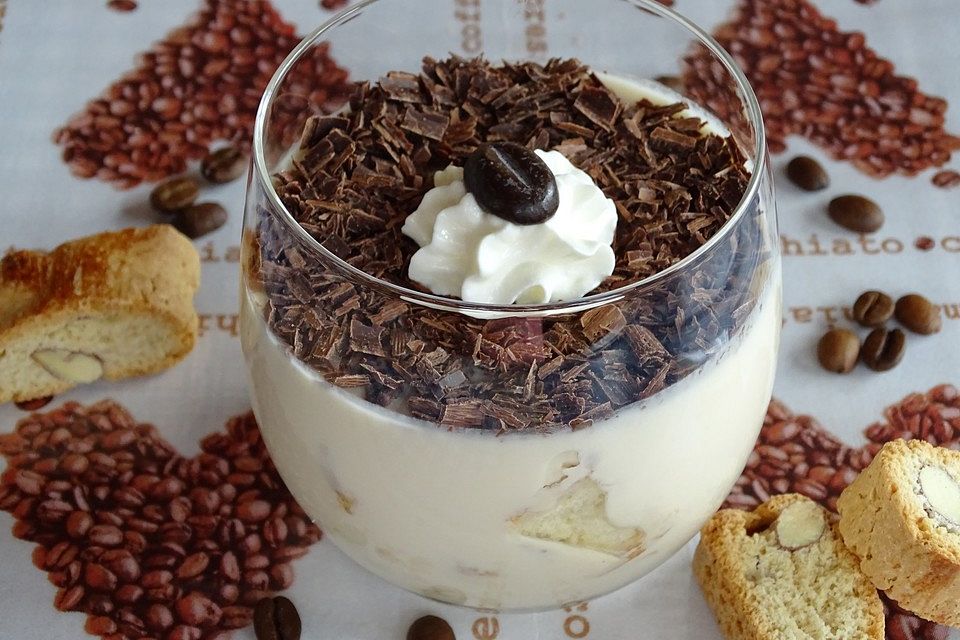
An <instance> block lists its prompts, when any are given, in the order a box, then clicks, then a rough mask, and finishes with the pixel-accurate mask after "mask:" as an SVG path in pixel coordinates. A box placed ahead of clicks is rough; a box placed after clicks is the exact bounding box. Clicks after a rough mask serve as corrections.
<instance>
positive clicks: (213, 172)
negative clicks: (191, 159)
mask: <svg viewBox="0 0 960 640" xmlns="http://www.w3.org/2000/svg"><path fill="white" fill-rule="evenodd" d="M246 171H247V157H246V156H245V155H243V153H242V152H241V151H240V150H239V149H237V148H236V147H224V148H222V149H217V150H216V151H214V152H213V153H210V154H208V155H207V156H205V157H204V158H203V160H202V161H201V163H200V173H201V175H203V177H204V178H206V179H207V180H209V181H210V182H212V183H214V184H223V183H225V182H232V181H234V180H236V179H237V178H239V177H240V176H242V175H243V174H244V173H246Z"/></svg>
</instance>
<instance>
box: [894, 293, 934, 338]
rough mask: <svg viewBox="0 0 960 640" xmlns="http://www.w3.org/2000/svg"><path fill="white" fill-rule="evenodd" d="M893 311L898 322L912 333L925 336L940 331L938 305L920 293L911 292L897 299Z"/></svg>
mask: <svg viewBox="0 0 960 640" xmlns="http://www.w3.org/2000/svg"><path fill="white" fill-rule="evenodd" d="M894 313H895V314H896V316H897V320H899V321H900V324H902V325H903V326H905V327H906V328H907V329H910V331H913V332H914V333H919V334H921V335H925V336H927V335H930V334H931V333H937V332H938V331H940V326H941V320H940V307H938V306H937V305H935V304H933V303H932V302H930V301H929V300H927V299H926V298H924V297H923V296H921V295H920V294H917V293H911V294H909V295H905V296H903V297H902V298H900V299H899V300H897V306H896V310H895V312H894Z"/></svg>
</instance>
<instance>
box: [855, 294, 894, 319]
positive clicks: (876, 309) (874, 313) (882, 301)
mask: <svg viewBox="0 0 960 640" xmlns="http://www.w3.org/2000/svg"><path fill="white" fill-rule="evenodd" d="M892 315H893V299H892V298H891V297H890V296H888V295H887V294H885V293H883V292H881V291H864V292H863V293H861V294H860V297H858V298H857V301H856V302H854V303H853V319H854V320H856V321H857V322H858V323H860V325H861V326H864V327H879V326H880V325H882V324H883V323H884V322H886V321H887V320H889V319H890V316H892Z"/></svg>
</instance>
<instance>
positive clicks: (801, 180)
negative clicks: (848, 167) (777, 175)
mask: <svg viewBox="0 0 960 640" xmlns="http://www.w3.org/2000/svg"><path fill="white" fill-rule="evenodd" d="M787 177H788V178H790V181H791V182H793V184H795V185H797V186H798V187H800V188H801V189H803V190H804V191H820V190H821V189H826V188H827V187H829V186H830V176H828V175H827V172H826V171H824V169H823V167H822V166H821V165H820V163H819V162H817V161H816V160H814V159H813V158H811V157H810V156H797V157H796V158H794V159H793V160H791V161H790V162H789V163H787Z"/></svg>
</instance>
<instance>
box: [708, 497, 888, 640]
mask: <svg viewBox="0 0 960 640" xmlns="http://www.w3.org/2000/svg"><path fill="white" fill-rule="evenodd" d="M693 568H694V572H695V573H696V576H697V580H698V581H699V583H700V587H701V588H702V589H703V593H704V596H705V597H706V600H707V603H708V604H709V605H710V607H711V609H713V612H714V614H715V615H716V617H717V620H718V622H719V623H720V627H721V628H722V630H723V633H724V635H725V636H726V637H727V638H730V639H731V640H810V639H818V640H852V639H853V638H857V639H858V640H869V639H874V638H876V639H877V640H881V639H882V638H883V637H884V618H883V605H882V604H881V602H880V596H879V595H878V593H877V591H876V589H874V587H873V585H871V584H870V582H869V581H868V580H867V578H866V576H864V575H863V574H862V573H861V572H860V570H859V569H858V566H857V559H856V558H855V557H854V556H853V554H851V553H850V552H849V551H848V550H847V549H846V548H845V547H844V546H843V543H842V542H841V540H840V535H839V533H838V532H837V530H836V528H835V525H833V524H832V523H831V522H830V521H829V517H828V514H827V512H826V511H825V510H824V509H823V508H822V507H820V506H819V505H817V504H816V503H815V502H813V501H811V500H809V499H808V498H805V497H804V496H801V495H798V494H786V495H781V496H776V497H774V498H771V499H770V500H768V501H767V502H765V503H763V504H761V505H760V506H758V507H757V508H756V509H755V510H754V511H753V512H746V511H739V510H735V509H724V510H722V511H719V512H718V513H717V514H715V515H714V516H713V517H712V518H711V519H710V521H709V522H707V524H706V525H705V526H704V527H703V529H702V530H701V532H700V544H699V546H698V547H697V551H696V553H695V555H694V559H693Z"/></svg>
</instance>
